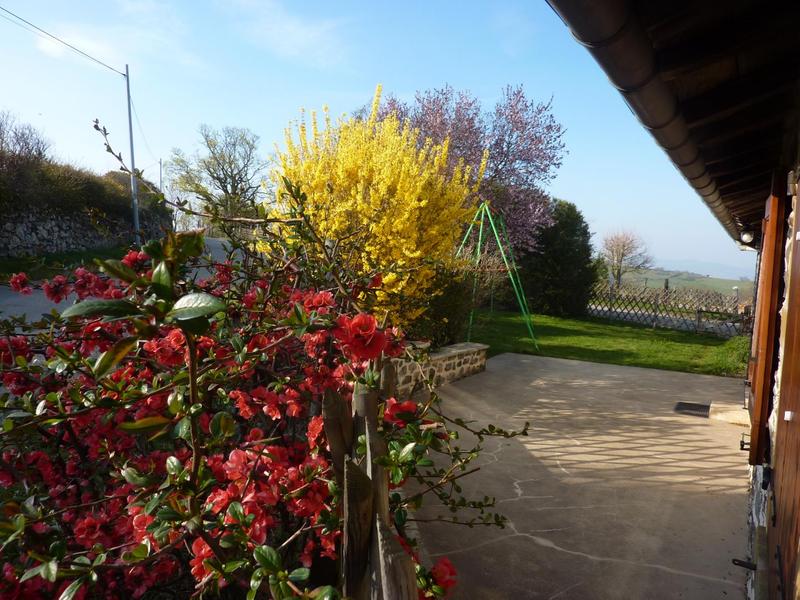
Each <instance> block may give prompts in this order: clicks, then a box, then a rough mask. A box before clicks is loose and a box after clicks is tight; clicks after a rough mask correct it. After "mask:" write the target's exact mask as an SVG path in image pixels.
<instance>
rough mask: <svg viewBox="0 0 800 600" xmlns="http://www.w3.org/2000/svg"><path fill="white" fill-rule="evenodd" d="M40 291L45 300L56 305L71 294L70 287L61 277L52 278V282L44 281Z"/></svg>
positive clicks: (65, 279)
mask: <svg viewBox="0 0 800 600" xmlns="http://www.w3.org/2000/svg"><path fill="white" fill-rule="evenodd" d="M42 289H43V290H44V295H45V296H47V299H48V300H50V301H52V302H55V303H56V304H58V303H59V302H61V301H62V300H64V299H66V297H67V296H69V295H70V294H71V293H72V286H71V285H69V284H68V283H67V278H66V277H64V276H63V275H56V276H55V277H53V280H52V281H47V280H46V279H45V282H44V285H42Z"/></svg>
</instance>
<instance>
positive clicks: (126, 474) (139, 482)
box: [120, 467, 152, 487]
mask: <svg viewBox="0 0 800 600" xmlns="http://www.w3.org/2000/svg"><path fill="white" fill-rule="evenodd" d="M120 474H121V475H122V478H123V479H124V480H125V481H127V482H128V483H130V484H131V485H135V486H138V487H144V486H146V485H150V483H152V480H151V479H150V477H147V476H146V475H142V474H141V473H139V471H137V470H136V469H134V468H133V467H125V468H124V469H122V470H121V471H120Z"/></svg>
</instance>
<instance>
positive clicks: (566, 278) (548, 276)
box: [520, 199, 597, 316]
mask: <svg viewBox="0 0 800 600" xmlns="http://www.w3.org/2000/svg"><path fill="white" fill-rule="evenodd" d="M591 237H592V234H591V232H590V231H589V225H588V224H587V223H586V220H585V219H584V218H583V214H582V213H581V211H580V210H578V207H577V206H575V205H574V204H573V203H572V202H567V201H565V200H558V199H556V200H554V202H553V224H552V225H551V226H549V227H546V228H544V229H542V231H541V232H540V234H539V243H538V245H537V249H536V250H535V251H534V252H531V253H529V254H526V255H524V256H523V257H521V258H522V260H521V261H520V262H521V268H522V277H523V288H524V289H525V291H526V293H527V295H528V297H529V301H530V306H531V309H532V310H533V311H534V312H542V313H546V314H551V315H569V316H580V315H583V314H585V313H586V306H587V304H588V302H589V296H590V295H591V291H592V286H593V285H594V283H595V281H596V279H597V268H596V264H595V262H594V260H593V257H592V243H591Z"/></svg>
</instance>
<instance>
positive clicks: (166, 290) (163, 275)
mask: <svg viewBox="0 0 800 600" xmlns="http://www.w3.org/2000/svg"><path fill="white" fill-rule="evenodd" d="M150 281H151V283H152V284H153V287H154V288H155V291H156V293H157V294H158V295H159V296H160V297H162V298H169V297H171V296H172V276H171V275H170V274H169V267H167V263H165V262H163V261H162V262H160V263H158V266H157V267H156V268H155V269H154V270H153V276H152V277H151V278H150Z"/></svg>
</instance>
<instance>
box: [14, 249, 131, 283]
mask: <svg viewBox="0 0 800 600" xmlns="http://www.w3.org/2000/svg"><path fill="white" fill-rule="evenodd" d="M126 249H127V248H126V247H122V246H120V247H114V248H96V249H94V250H77V251H72V252H60V253H58V254H45V255H44V256H31V257H22V258H0V281H7V280H8V278H9V277H10V276H11V275H13V274H14V273H18V272H20V271H24V272H25V273H27V275H28V277H30V278H31V279H32V280H34V281H35V280H39V279H45V278H49V277H53V276H54V275H58V274H60V273H63V272H64V271H65V270H67V269H70V268H75V267H78V266H81V265H86V266H89V267H91V266H92V265H94V262H93V261H94V259H95V258H101V259H107V258H122V256H123V255H124V254H125V251H126Z"/></svg>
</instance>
